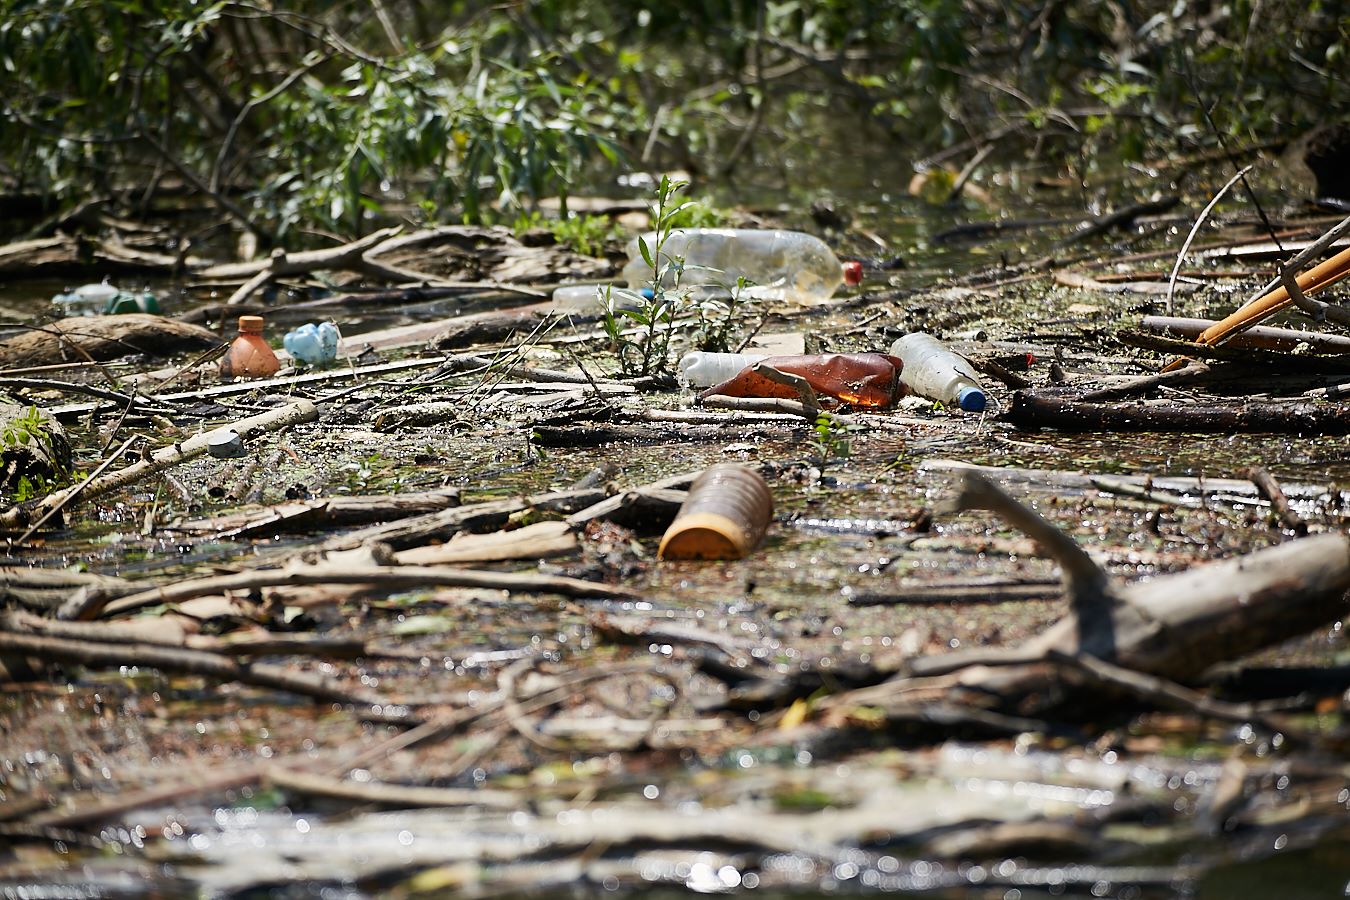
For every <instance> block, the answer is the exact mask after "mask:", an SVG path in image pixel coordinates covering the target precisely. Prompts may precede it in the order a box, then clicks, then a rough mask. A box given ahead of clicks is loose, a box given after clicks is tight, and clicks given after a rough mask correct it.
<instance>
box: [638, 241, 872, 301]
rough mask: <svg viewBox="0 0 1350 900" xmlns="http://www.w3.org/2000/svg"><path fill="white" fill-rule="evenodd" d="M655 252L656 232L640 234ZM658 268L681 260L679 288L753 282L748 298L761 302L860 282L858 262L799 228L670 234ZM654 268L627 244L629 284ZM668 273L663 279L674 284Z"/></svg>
mask: <svg viewBox="0 0 1350 900" xmlns="http://www.w3.org/2000/svg"><path fill="white" fill-rule="evenodd" d="M643 240H645V241H646V242H647V246H648V248H649V249H651V251H652V252H653V253H655V252H656V247H655V241H656V236H655V235H654V234H647V235H644V236H643ZM660 256H661V259H660V260H658V262H659V263H660V264H661V266H662V267H665V266H666V265H667V264H668V263H670V262H673V261H675V260H681V259H682V260H683V264H682V273H681V275H680V284H681V286H699V285H716V286H720V287H721V288H722V289H723V290H730V289H731V288H732V287H734V286H735V285H736V280H737V279H738V278H742V277H743V278H745V280H746V281H747V282H749V283H750V284H751V285H753V287H752V288H750V289H749V290H748V292H747V293H749V294H750V295H751V296H754V297H757V298H761V299H765V300H792V301H796V302H804V303H820V302H822V301H824V300H828V299H829V298H830V296H831V295H833V294H834V292H835V290H836V289H837V288H838V287H839V285H841V284H849V285H854V284H858V283H859V282H860V281H862V264H861V263H858V262H856V261H850V262H847V263H842V264H841V263H840V262H839V259H838V258H837V257H836V256H835V255H834V252H833V251H832V250H830V248H829V247H828V246H826V245H825V242H824V241H822V240H820V239H819V238H817V237H814V236H812V235H809V234H805V233H803V232H800V231H769V230H759V229H753V228H689V229H676V230H674V231H672V232H671V233H670V236H669V237H668V238H667V239H666V241H665V243H663V244H662V245H661V249H660ZM652 274H653V273H652V267H651V266H649V265H648V264H647V262H646V260H644V259H643V258H642V252H641V250H640V248H639V247H638V240H637V238H634V239H633V240H632V241H631V242H630V243H629V244H628V264H627V265H626V266H624V269H623V277H624V280H625V281H627V282H628V284H629V285H631V286H633V287H637V286H639V285H644V284H650V283H651V281H652ZM674 280H675V273H674V272H673V271H667V273H666V276H665V278H664V279H663V280H662V283H663V284H664V285H666V286H670V285H671V284H673V283H674Z"/></svg>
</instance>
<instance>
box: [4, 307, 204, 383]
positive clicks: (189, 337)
mask: <svg viewBox="0 0 1350 900" xmlns="http://www.w3.org/2000/svg"><path fill="white" fill-rule="evenodd" d="M220 343H221V339H220V336H219V335H216V334H214V333H213V332H210V331H207V330H206V329H205V328H202V327H201V326H199V325H188V324H187V323H185V322H178V321H175V320H173V319H166V318H164V317H163V316H152V315H148V314H145V313H129V314H127V315H120V316H74V317H71V318H68V319H60V320H58V321H56V322H52V323H51V324H50V325H44V326H42V327H35V328H33V329H32V330H31V331H27V332H24V333H23V334H19V335H15V336H14V337H11V338H6V339H5V340H3V341H0V369H4V368H13V367H17V366H46V365H54V364H56V363H63V362H78V361H81V360H89V359H96V360H105V359H116V358H117V357H119V356H126V355H127V354H129V353H145V354H148V355H150V356H170V355H172V354H174V353H181V352H187V351H201V350H208V349H210V348H211V347H215V346H218V345H219V344H220Z"/></svg>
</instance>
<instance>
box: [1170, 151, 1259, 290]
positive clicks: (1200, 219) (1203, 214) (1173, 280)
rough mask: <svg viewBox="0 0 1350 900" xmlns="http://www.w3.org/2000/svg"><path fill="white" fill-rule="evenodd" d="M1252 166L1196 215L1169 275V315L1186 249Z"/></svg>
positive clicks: (1225, 185) (1242, 171) (1233, 178)
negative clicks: (1216, 207)
mask: <svg viewBox="0 0 1350 900" xmlns="http://www.w3.org/2000/svg"><path fill="white" fill-rule="evenodd" d="M1252 168H1253V166H1252V165H1249V166H1246V167H1245V168H1243V169H1240V170H1239V171H1238V173H1237V174H1236V175H1234V176H1233V177H1232V178H1230V179H1228V181H1226V182H1225V183H1224V186H1223V187H1221V188H1219V190H1218V192H1217V193H1215V195H1214V196H1213V197H1211V198H1210V200H1209V202H1208V203H1206V204H1205V208H1204V209H1202V210H1200V215H1199V216H1197V217H1196V220H1195V224H1194V225H1192V226H1191V230H1190V233H1189V234H1187V235H1186V240H1185V241H1183V242H1182V244H1181V250H1180V251H1179V252H1178V253H1177V261H1176V262H1175V263H1173V265H1172V273H1171V274H1170V275H1168V276H1167V301H1166V303H1167V314H1168V315H1171V314H1172V295H1173V294H1174V293H1176V289H1177V274H1178V273H1179V272H1181V263H1182V261H1183V260H1185V259H1186V251H1188V250H1190V249H1191V242H1192V241H1194V240H1195V236H1196V235H1197V234H1199V233H1200V226H1201V225H1204V224H1205V221H1206V220H1207V219H1208V218H1209V214H1210V212H1211V211H1212V210H1213V209H1214V207H1215V206H1216V205H1217V204H1218V202H1219V201H1220V200H1221V199H1223V195H1224V194H1226V193H1228V189H1229V188H1231V187H1232V186H1233V185H1235V184H1237V183H1238V181H1239V180H1241V178H1242V176H1244V175H1246V174H1247V173H1248V172H1250V171H1251V170H1252Z"/></svg>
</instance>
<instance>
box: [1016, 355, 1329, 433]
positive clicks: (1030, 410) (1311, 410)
mask: <svg viewBox="0 0 1350 900" xmlns="http://www.w3.org/2000/svg"><path fill="white" fill-rule="evenodd" d="M1174 371H1175V370H1174ZM1008 421H1010V422H1012V423H1013V424H1015V425H1018V426H1021V427H1025V428H1056V429H1059V430H1061V431H1067V432H1084V431H1129V432H1149V431H1190V432H1197V433H1200V434H1231V433H1233V432H1273V433H1278V434H1350V409H1346V408H1344V407H1342V406H1338V405H1331V404H1326V403H1302V402H1300V403H1254V402H1247V403H1242V404H1241V405H1232V406H1217V405H1203V406H1202V405H1199V404H1195V405H1182V404H1178V403H1172V402H1167V401H1160V402H1155V401H1149V402H1144V403H1084V402H1081V401H1078V400H1071V399H1068V398H1066V397H1063V396H1055V395H1052V394H1050V393H1048V392H1041V391H1017V392H1015V393H1014V394H1013V398H1012V407H1011V408H1010V409H1009V410H1008Z"/></svg>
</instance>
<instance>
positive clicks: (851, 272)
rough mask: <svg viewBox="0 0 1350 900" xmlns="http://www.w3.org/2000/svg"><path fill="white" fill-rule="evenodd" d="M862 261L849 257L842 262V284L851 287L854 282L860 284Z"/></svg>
mask: <svg viewBox="0 0 1350 900" xmlns="http://www.w3.org/2000/svg"><path fill="white" fill-rule="evenodd" d="M862 275H863V273H862V263H860V262H858V261H857V260H856V259H850V260H849V261H848V262H846V263H844V284H846V285H848V286H849V287H853V286H854V285H856V284H862Z"/></svg>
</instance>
